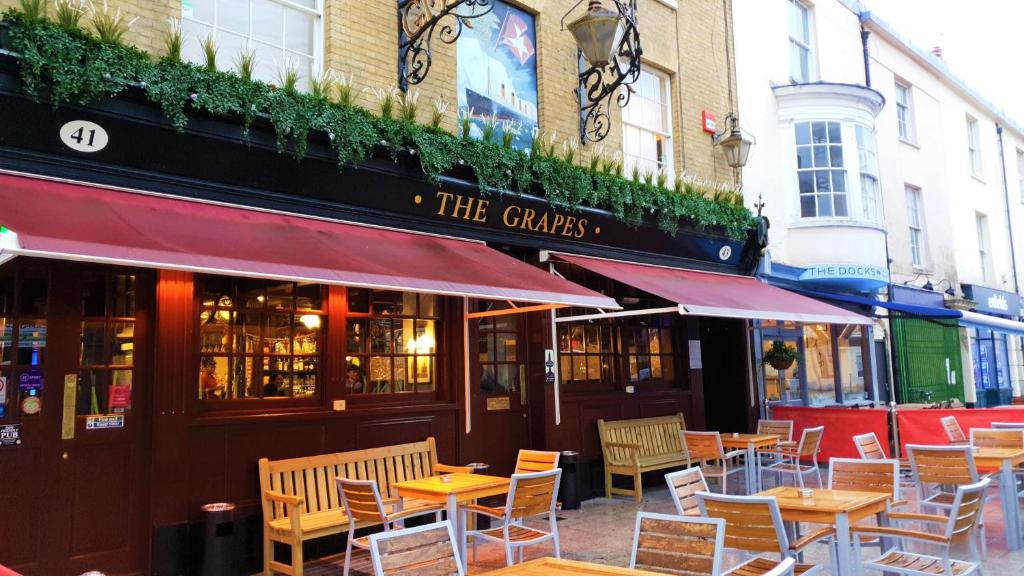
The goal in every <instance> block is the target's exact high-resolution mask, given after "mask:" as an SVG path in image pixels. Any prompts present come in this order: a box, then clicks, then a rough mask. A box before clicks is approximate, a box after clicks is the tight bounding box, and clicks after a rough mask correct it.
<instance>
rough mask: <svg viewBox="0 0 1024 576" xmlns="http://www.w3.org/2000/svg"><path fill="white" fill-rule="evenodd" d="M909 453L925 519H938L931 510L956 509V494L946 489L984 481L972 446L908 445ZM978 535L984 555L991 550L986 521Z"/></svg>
mask: <svg viewBox="0 0 1024 576" xmlns="http://www.w3.org/2000/svg"><path fill="white" fill-rule="evenodd" d="M907 453H908V454H909V455H910V465H911V467H912V469H913V471H914V480H915V482H916V483H917V502H918V507H919V508H920V509H921V512H924V513H925V514H922V516H935V515H933V514H928V511H938V512H941V513H947V512H949V511H950V510H952V507H953V502H954V500H955V499H956V493H955V492H949V491H947V490H944V489H943V488H942V487H943V486H968V485H972V484H976V483H978V482H979V481H980V480H981V476H979V475H978V469H977V468H976V467H975V465H974V452H973V450H972V448H971V447H970V446H966V445H965V446H923V445H919V444H907ZM897 519H899V518H897ZM905 519H906V520H915V518H905ZM933 519H934V518H933ZM916 520H927V518H923V517H922V518H916ZM977 533H978V539H979V540H980V548H981V551H982V554H984V553H986V551H987V543H986V542H985V521H984V518H982V519H980V520H979V524H978V532H977Z"/></svg>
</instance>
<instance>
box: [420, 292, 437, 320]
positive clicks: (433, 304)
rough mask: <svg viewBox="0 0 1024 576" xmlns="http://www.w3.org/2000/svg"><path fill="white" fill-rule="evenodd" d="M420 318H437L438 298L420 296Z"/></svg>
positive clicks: (431, 295) (427, 295) (430, 295)
mask: <svg viewBox="0 0 1024 576" xmlns="http://www.w3.org/2000/svg"><path fill="white" fill-rule="evenodd" d="M419 316H428V317H429V316H437V296H434V295H433V294H420V311H419Z"/></svg>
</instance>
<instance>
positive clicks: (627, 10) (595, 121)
mask: <svg viewBox="0 0 1024 576" xmlns="http://www.w3.org/2000/svg"><path fill="white" fill-rule="evenodd" d="M613 2H614V3H615V7H616V8H617V9H618V11H619V16H620V18H621V19H622V25H623V28H624V30H623V34H622V39H621V40H620V41H619V45H618V46H616V47H615V50H614V52H613V54H612V57H611V59H610V60H609V61H608V64H607V65H605V66H591V67H590V68H585V66H586V65H587V62H586V60H585V59H584V58H583V54H582V52H581V53H580V54H579V67H580V84H579V87H578V88H577V89H576V95H577V96H578V97H579V100H580V143H581V144H586V143H587V142H600V141H601V140H604V138H605V136H607V135H608V129H609V128H610V127H611V119H610V118H609V116H608V108H609V107H610V106H611V104H612V101H613V100H614V101H615V103H616V104H618V106H619V107H620V108H625V106H626V104H629V97H630V90H629V89H628V88H626V87H627V86H628V85H630V84H632V83H634V82H636V81H637V80H638V79H639V78H640V55H641V54H642V53H643V50H642V49H641V47H640V30H639V28H637V26H636V0H626V1H620V0H613Z"/></svg>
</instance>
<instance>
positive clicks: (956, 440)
mask: <svg viewBox="0 0 1024 576" xmlns="http://www.w3.org/2000/svg"><path fill="white" fill-rule="evenodd" d="M939 422H940V423H941V424H942V430H943V431H944V432H945V433H946V440H949V443H950V444H953V445H957V444H967V436H964V429H963V428H961V427H960V423H959V422H957V421H956V416H943V417H942V418H939Z"/></svg>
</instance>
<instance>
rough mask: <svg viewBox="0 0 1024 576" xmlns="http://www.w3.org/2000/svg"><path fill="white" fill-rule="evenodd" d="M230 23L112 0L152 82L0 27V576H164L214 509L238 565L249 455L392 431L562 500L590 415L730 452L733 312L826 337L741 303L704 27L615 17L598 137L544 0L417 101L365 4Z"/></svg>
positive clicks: (393, 43)
mask: <svg viewBox="0 0 1024 576" xmlns="http://www.w3.org/2000/svg"><path fill="white" fill-rule="evenodd" d="M10 4H14V3H13V2H8V1H7V0H4V1H3V2H0V6H2V5H10ZM154 4H155V3H154ZM236 4H237V5H236ZM257 4H258V3H253V4H252V6H249V2H240V3H238V2H229V1H226V0H205V1H200V0H194V1H191V2H184V1H183V2H180V3H178V2H165V3H160V5H159V6H149V5H148V3H147V6H146V7H145V8H140V7H139V6H137V5H136V4H135V3H127V2H125V3H119V2H112V3H111V6H112V8H113V9H117V8H123V9H124V16H125V24H124V25H125V26H126V27H127V22H128V21H129V20H130V19H132V18H134V17H135V16H138V20H137V21H135V22H134V23H133V24H132V25H131V27H128V28H126V29H127V33H126V35H125V39H126V40H127V41H128V42H131V43H133V44H134V45H135V46H138V47H140V48H142V49H145V50H148V51H149V52H150V53H151V54H152V57H144V56H140V53H138V52H134V51H132V50H128V49H125V48H124V46H122V45H120V44H117V43H116V42H115V40H116V39H109V38H108V39H99V38H97V37H96V35H95V33H94V32H92V31H91V30H92V29H91V28H89V17H88V16H86V17H85V18H83V19H82V21H81V22H80V23H79V25H80V26H81V29H83V30H85V31H86V32H87V34H83V33H82V32H81V31H80V30H75V29H70V30H69V29H68V28H67V27H66V26H65V27H61V25H57V24H54V23H52V22H48V21H39V19H38V18H34V19H33V18H28V17H26V16H27V15H25V14H23V13H17V12H9V13H7V15H6V16H5V20H4V24H3V28H2V29H0V32H2V33H0V48H3V52H2V54H0V125H2V126H3V130H0V207H2V208H0V326H2V328H3V330H2V331H0V333H2V340H0V352H2V362H0V377H2V378H3V383H4V385H5V386H4V387H3V390H4V395H3V396H0V406H2V408H3V412H2V413H0V429H3V430H4V432H5V433H4V437H3V438H4V442H3V446H0V469H3V471H4V474H3V480H2V489H0V511H2V515H3V516H4V517H5V518H18V519H20V521H19V522H5V523H3V524H2V525H0V542H3V543H4V544H3V547H2V548H0V563H2V564H4V565H8V566H11V567H12V568H14V569H17V570H19V571H22V572H24V573H26V574H54V573H80V572H84V571H86V570H90V569H100V570H103V571H105V572H106V573H109V574H122V573H125V574H129V573H132V574H134V573H148V574H183V573H191V572H193V571H194V570H195V567H196V563H197V560H198V554H199V549H200V548H199V529H198V527H199V522H200V520H201V512H200V506H201V505H202V504H205V503H208V502H221V501H223V502H232V503H234V504H236V506H237V516H236V541H237V542H238V543H239V547H240V548H239V550H238V555H239V557H241V558H243V559H244V560H245V562H248V563H249V564H250V565H251V566H256V567H258V560H257V559H258V558H260V556H261V552H260V551H259V542H260V534H259V532H260V526H261V521H260V509H259V491H258V479H257V476H256V462H257V459H259V458H262V457H267V458H271V459H280V458H289V457H301V456H307V455H314V454H323V453H330V452H339V451H346V450H354V449H359V448H368V447H376V446H383V445H388V444H395V443H401V442H409V441H414V440H421V439H423V438H425V437H427V436H432V437H434V438H435V439H436V441H437V446H438V452H439V457H440V459H441V460H442V461H444V462H451V463H468V462H486V463H488V464H489V465H490V466H491V471H492V472H493V473H499V474H508V473H510V472H511V470H512V468H513V466H514V462H515V456H516V452H517V451H518V450H519V449H521V448H534V449H547V450H572V451H577V452H579V454H580V460H581V463H582V465H581V474H582V475H583V479H584V483H585V486H586V487H587V488H588V489H589V490H591V491H592V493H593V494H597V493H598V490H599V489H600V488H601V487H600V482H601V478H600V474H599V473H593V474H591V473H590V470H591V468H593V469H594V470H595V471H596V470H599V468H598V466H599V465H600V459H601V452H600V446H599V443H598V440H597V429H596V421H597V420H598V419H602V418H603V419H620V418H630V417H643V416H658V415H666V414H676V413H683V414H684V415H685V418H686V421H687V423H688V426H690V427H693V428H697V429H704V428H707V429H736V430H740V429H746V428H747V427H748V425H749V422H750V421H752V420H753V419H756V417H757V413H758V410H757V406H756V395H755V394H754V392H753V388H752V386H751V383H752V382H753V381H754V380H753V370H755V369H757V367H756V366H753V365H752V363H751V360H750V359H751V350H750V332H749V330H750V324H749V322H750V320H751V319H774V320H779V321H784V320H791V321H825V322H855V321H856V319H853V320H851V319H850V317H849V315H848V314H847V313H845V312H844V311H842V310H839V309H835V308H833V307H830V306H828V305H824V304H821V303H818V302H815V301H813V300H809V299H806V298H803V297H801V296H798V295H795V294H792V293H789V292H785V291H783V290H780V289H778V288H773V287H770V286H767V285H764V284H763V283H761V282H758V281H756V280H754V279H753V278H751V274H752V272H753V270H754V268H755V267H756V264H757V262H758V259H759V257H760V252H761V249H762V248H763V246H764V244H765V237H766V233H767V224H766V223H765V222H763V221H761V220H759V219H757V218H756V217H754V216H753V215H752V214H750V213H749V212H748V211H747V210H746V209H745V208H743V207H742V202H741V201H736V200H735V198H734V199H733V200H730V199H729V198H730V194H733V195H736V194H737V193H736V192H729V190H730V189H735V188H736V187H737V186H738V182H736V181H735V180H734V174H733V172H732V170H731V169H730V168H728V165H727V164H726V163H725V160H724V159H723V157H722V152H721V149H720V148H719V147H716V146H715V145H714V140H713V138H712V133H713V132H714V129H713V127H712V129H711V131H710V132H705V131H704V129H705V128H708V126H709V125H708V124H706V123H705V124H703V125H701V124H698V123H697V119H700V118H702V117H703V118H705V119H706V118H707V117H708V116H713V114H707V113H710V112H717V113H718V114H720V115H721V116H723V117H724V116H725V115H726V114H727V113H729V112H732V111H735V102H733V101H730V100H731V96H730V94H731V91H730V90H729V88H728V86H727V85H726V84H727V83H729V82H731V75H732V72H731V70H732V67H731V62H722V63H721V68H715V67H714V66H708V63H709V62H711V60H713V59H714V58H717V57H720V55H721V54H722V53H723V52H721V51H716V50H711V49H708V48H705V47H704V46H703V45H702V44H700V43H698V39H699V40H700V42H705V41H706V38H707V30H708V29H713V30H714V31H715V35H716V36H715V37H716V38H718V39H719V40H720V41H722V42H729V40H728V35H727V33H726V32H727V30H728V17H726V18H723V17H722V15H723V8H724V9H725V11H724V14H725V15H726V16H728V14H729V3H728V2H726V3H725V5H724V6H723V4H722V3H720V2H713V1H708V2H696V3H694V2H688V3H685V5H678V6H677V5H676V3H675V2H665V1H661V0H644V1H641V2H639V3H636V4H629V3H626V4H625V6H626V8H629V7H630V6H632V9H633V12H631V13H630V14H631V15H632V16H633V17H634V20H633V22H639V23H640V24H639V25H638V26H641V27H642V28H641V30H643V34H644V35H643V36H642V37H643V38H644V43H643V52H642V56H643V57H642V66H641V67H640V68H639V69H638V74H637V76H636V77H635V78H634V79H633V81H632V84H631V89H630V90H631V93H632V94H633V96H632V98H631V99H630V100H631V103H630V104H627V105H626V107H625V108H620V107H619V106H618V103H616V102H614V101H612V100H609V101H606V102H605V108H604V110H605V111H606V112H607V114H608V115H607V116H605V117H604V120H602V121H603V122H605V123H606V124H603V125H604V126H605V127H606V128H605V129H604V133H603V134H602V132H601V130H602V129H601V128H600V126H601V124H598V125H597V126H598V127H596V128H595V125H594V124H588V123H587V110H586V104H587V101H586V100H585V99H581V98H580V97H579V96H578V94H576V93H574V89H575V88H577V87H578V86H579V84H580V83H581V82H582V81H583V80H581V77H582V74H581V73H579V72H578V70H583V69H584V68H585V64H584V63H583V60H582V59H581V58H580V55H579V52H578V51H577V47H576V43H575V42H574V41H573V39H572V36H571V35H570V34H569V33H568V32H562V31H560V30H559V24H558V20H559V18H560V17H561V16H562V14H560V13H559V14H551V13H548V12H544V11H542V10H541V8H542V7H543V6H547V4H546V3H542V2H522V3H516V4H506V3H503V2H495V3H494V5H493V11H492V12H490V13H489V15H479V18H477V17H475V16H474V19H473V24H474V25H473V26H467V27H466V29H465V30H463V36H460V37H459V38H458V39H453V40H452V42H451V43H447V42H437V41H435V43H434V46H433V47H432V54H429V56H430V62H432V64H428V65H427V66H428V67H432V68H433V69H432V70H430V73H429V75H423V76H419V77H417V76H416V73H417V72H416V71H417V70H420V71H422V69H421V68H417V67H416V63H415V62H416V61H415V59H413V60H409V61H405V63H404V64H403V65H396V62H399V61H400V60H399V59H400V56H399V54H406V53H407V52H408V50H407V51H404V52H403V50H404V49H405V48H408V46H409V45H410V43H412V42H413V41H412V37H413V36H414V35H415V34H412V32H415V30H412V29H403V30H402V31H401V32H400V31H399V30H396V29H395V16H396V6H395V4H394V3H384V2H372V3H356V2H342V1H333V0H328V1H326V2H322V1H320V0H309V1H306V2H291V1H285V0H281V1H280V2H278V1H276V0H273V1H269V2H264V3H263V4H260V6H263V7H262V8H260V7H259V6H257ZM417 4H418V3H415V2H399V3H398V7H397V9H398V10H399V14H402V12H401V10H404V9H409V7H410V5H417ZM468 4H472V3H468ZM241 5H245V7H247V8H249V12H248V14H249V18H248V19H245V17H244V16H240V14H242V13H243V12H244V11H242V10H240V8H239V7H240V6H241ZM264 5H265V6H264ZM413 8H415V6H413ZM261 10H267V12H266V13H264V12H261ZM140 11H141V12H140ZM463 15H464V16H465V15H467V14H463ZM168 17H171V18H173V19H174V21H173V22H172V27H171V30H172V36H171V38H172V39H173V37H174V36H173V34H174V33H175V32H174V31H175V30H177V31H178V32H179V33H181V36H180V37H179V38H180V39H181V40H182V43H181V44H180V45H179V50H180V54H178V55H177V56H178V57H177V58H175V57H174V55H173V43H168V44H167V46H166V47H165V42H163V41H162V40H160V39H161V38H166V36H165V31H164V28H165V27H166V26H165V25H164V23H165V22H166V21H167V19H168ZM451 17H452V18H457V19H459V20H460V21H461V16H451ZM281 22H284V26H283V32H282V31H281V30H280V29H281V28H282V27H281V26H277V27H276V28H275V27H274V26H269V25H268V23H278V24H280V23H281ZM400 26H401V24H400ZM271 28H273V29H274V30H277V32H273V33H272V31H271ZM634 32H635V30H634ZM275 34H276V36H275ZM207 39H209V42H206V43H207V44H208V46H213V45H214V44H212V43H214V42H216V43H217V44H216V46H219V47H220V50H221V51H222V52H221V57H220V58H219V59H218V60H217V62H219V63H216V62H213V61H212V58H209V56H210V54H209V51H207V52H206V57H207V58H208V59H207V60H206V62H205V63H204V62H203V61H202V58H203V51H202V50H201V48H202V42H201V41H203V40H207ZM684 46H686V47H687V48H686V49H685V50H684V49H683V47H684ZM197 47H199V48H197ZM235 49H238V50H239V52H238V53H237V54H233V53H232V52H234V50H235ZM430 49H431V48H429V47H428V50H430ZM410 50H411V49H410ZM412 52H413V53H415V50H412ZM724 53H726V54H728V51H725V52H724ZM250 55H254V56H255V58H256V61H257V62H262V66H263V68H261V67H260V66H261V65H260V64H257V65H255V66H254V65H253V62H252V61H249V66H248V68H246V66H245V65H244V64H245V62H244V61H245V58H235V61H234V62H233V61H232V56H250ZM634 55H636V56H637V57H639V56H640V52H639V51H636V50H635V51H634ZM190 61H191V62H198V63H199V65H197V66H193V65H190V64H189V62H190ZM273 62H280V63H283V71H281V73H280V74H275V72H274V71H273V70H270V71H268V70H267V68H266V67H267V66H270V64H271V63H273ZM234 67H237V68H238V71H237V72H231V73H227V72H224V70H225V69H227V68H234ZM396 68H397V76H396ZM616 68H617V67H616ZM72 69H75V70H77V71H78V74H77V75H78V76H79V77H80V78H79V79H80V80H81V81H78V80H74V81H73V80H72V79H70V78H69V75H68V71H69V70H72ZM331 69H334V70H339V71H344V72H341V73H339V74H338V76H334V77H333V79H332V81H331V83H329V84H327V86H329V88H330V89H329V90H328V91H327V92H328V93H327V94H325V93H324V85H325V84H324V80H325V78H326V77H327V75H326V72H324V71H326V70H331ZM715 69H724V70H728V71H729V72H728V74H727V76H729V77H730V78H726V79H723V78H719V77H717V76H715V77H709V76H704V75H702V74H704V72H702V71H704V70H715ZM246 70H248V75H249V76H246ZM584 71H585V70H584ZM481 75H482V78H481ZM72 76H74V75H72ZM240 78H241V81H240V80H239V79H240ZM250 78H251V79H253V80H256V81H260V80H262V81H263V82H265V83H252V82H249V79H250ZM339 78H340V79H339ZM353 78H355V80H353ZM396 82H397V83H399V84H403V83H404V84H407V86H406V88H407V90H408V91H406V92H404V93H403V92H398V91H394V90H390V89H388V87H389V86H390V85H392V84H395V83H396ZM364 88H366V89H365V90H364ZM615 90H620V91H621V90H623V89H622V88H621V87H618V86H616V87H614V88H613V90H612V96H613V98H614V94H616V93H618V92H615ZM375 91H376V95H375V94H374V92H375ZM417 92H418V93H419V94H420V96H419V100H420V101H422V102H427V101H435V100H436V99H438V98H440V99H441V102H440V103H438V104H436V105H434V110H433V112H435V113H436V115H435V114H431V113H430V111H428V110H427V109H426V107H425V106H424V107H421V108H420V109H419V113H418V114H417V108H416V106H415V100H413V99H412V96H411V95H412V94H416V93H417ZM346 99H347V100H346ZM410 102H412V104H410ZM445 102H450V103H451V107H450V109H449V108H448V107H446V105H445V104H444V103H445ZM392 106H394V107H395V110H394V111H392ZM456 108H457V110H456ZM410 110H411V113H410V112H409V111H410ZM449 110H450V112H449ZM481 110H483V111H482V112H481ZM702 112H705V114H703V115H702ZM400 114H401V115H404V116H400ZM428 117H429V118H431V122H430V123H427V122H426V118H428ZM673 119H676V121H675V122H673ZM435 120H436V121H435ZM422 125H427V126H429V129H426V128H422ZM556 134H562V135H563V136H562V137H557V136H556ZM581 137H582V138H583V139H584V140H587V139H588V138H589V141H588V143H586V144H585V145H584V146H582V147H580V148H578V145H579V142H578V140H579V138H581ZM481 141H482V142H481ZM674 182H676V183H677V184H676V185H675V186H673V183H674ZM715 183H719V184H717V185H716V184H715ZM716 186H717V187H716ZM715 192H717V194H715ZM334 544H337V543H333V544H332V543H326V544H325V546H326V548H325V549H330V548H331V547H332V545H334ZM245 562H243V563H245ZM251 566H250V567H251Z"/></svg>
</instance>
